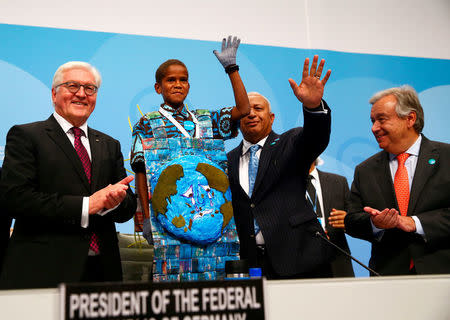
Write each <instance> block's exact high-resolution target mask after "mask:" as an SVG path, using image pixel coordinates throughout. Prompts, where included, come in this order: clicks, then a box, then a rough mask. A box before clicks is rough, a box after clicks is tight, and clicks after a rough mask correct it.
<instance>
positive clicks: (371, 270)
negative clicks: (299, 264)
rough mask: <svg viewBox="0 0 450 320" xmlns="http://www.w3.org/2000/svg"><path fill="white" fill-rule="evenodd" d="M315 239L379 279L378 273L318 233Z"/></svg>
mask: <svg viewBox="0 0 450 320" xmlns="http://www.w3.org/2000/svg"><path fill="white" fill-rule="evenodd" d="M315 236H316V237H319V238H321V239H322V240H325V241H326V242H327V243H329V244H331V245H332V246H333V247H335V248H336V249H338V250H339V251H340V252H342V253H343V254H345V255H346V256H347V257H349V258H350V259H352V260H353V261H355V262H356V263H358V264H359V265H360V266H361V267H363V268H364V269H366V270H368V271H370V272H372V273H373V274H374V275H376V276H377V277H380V276H381V274H379V273H378V272H376V271H375V270H373V269H371V268H369V267H368V266H366V265H365V264H364V263H362V262H361V261H359V260H358V259H356V258H354V257H353V256H352V255H351V254H350V253H348V252H347V251H345V250H344V249H342V248H340V247H339V246H337V245H336V244H334V243H333V242H332V241H330V240H328V238H327V237H324V236H323V235H322V234H321V233H320V232H319V231H316V233H315Z"/></svg>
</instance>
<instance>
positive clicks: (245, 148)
mask: <svg viewBox="0 0 450 320" xmlns="http://www.w3.org/2000/svg"><path fill="white" fill-rule="evenodd" d="M268 137H269V136H266V137H265V138H263V139H261V140H259V141H258V142H257V143H256V144H257V145H260V146H261V149H262V148H263V147H264V144H265V143H266V140H267V138H268ZM242 142H243V144H242V155H244V154H246V153H247V151H248V149H250V147H251V146H252V145H254V144H253V143H251V142H248V141H247V140H245V139H242Z"/></svg>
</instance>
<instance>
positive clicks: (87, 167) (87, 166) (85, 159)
mask: <svg viewBox="0 0 450 320" xmlns="http://www.w3.org/2000/svg"><path fill="white" fill-rule="evenodd" d="M72 132H73V135H74V136H75V142H74V147H75V151H76V152H77V154H78V157H80V160H81V163H82V164H83V169H84V172H85V173H86V177H87V179H88V181H89V183H91V160H90V159H89V155H88V153H87V151H86V148H85V147H84V146H83V144H82V143H81V135H82V134H83V130H81V129H80V128H77V127H73V128H72Z"/></svg>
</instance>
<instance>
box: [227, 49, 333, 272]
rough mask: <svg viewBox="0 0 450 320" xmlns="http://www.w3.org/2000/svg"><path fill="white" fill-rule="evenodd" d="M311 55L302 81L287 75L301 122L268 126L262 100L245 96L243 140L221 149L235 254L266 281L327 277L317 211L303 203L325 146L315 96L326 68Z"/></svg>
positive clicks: (325, 127)
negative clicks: (279, 129) (280, 129)
mask: <svg viewBox="0 0 450 320" xmlns="http://www.w3.org/2000/svg"><path fill="white" fill-rule="evenodd" d="M317 62H318V56H314V59H313V62H312V65H311V69H310V70H309V59H306V60H305V63H304V66H303V75H302V82H301V83H300V85H297V84H296V83H295V81H294V80H292V79H289V82H290V84H291V87H292V89H293V92H294V95H295V96H296V97H297V99H298V100H299V101H300V102H302V103H303V114H304V119H305V120H304V127H303V128H294V129H291V130H289V131H287V132H285V133H284V134H282V135H278V134H276V133H275V132H273V131H272V124H273V121H274V118H275V115H274V114H273V113H272V112H271V110H270V104H269V101H268V100H267V99H266V98H265V97H264V96H262V95H260V94H259V93H250V94H249V100H250V107H251V109H250V113H249V114H248V115H247V116H245V117H244V118H242V119H241V121H240V128H241V131H242V134H243V136H244V140H243V141H242V143H241V144H240V145H239V146H238V147H237V148H235V149H234V150H232V151H231V152H229V153H228V166H229V167H228V169H229V172H228V173H229V179H230V187H231V192H232V198H233V211H234V217H235V220H236V226H237V230H238V234H239V240H240V245H241V249H240V253H241V258H243V259H248V261H249V264H250V265H251V266H259V267H262V269H263V273H264V275H265V276H266V277H267V278H268V279H287V278H312V277H328V276H331V269H330V264H329V261H330V256H331V249H330V246H329V244H327V243H326V242H324V241H323V240H322V239H320V238H318V237H316V236H315V233H316V232H320V233H322V234H324V231H323V229H322V228H321V226H320V224H319V223H318V221H317V218H316V214H315V213H314V212H313V210H312V209H311V206H309V205H308V204H307V203H306V199H305V197H302V196H300V195H304V194H305V190H306V178H307V176H308V172H309V167H310V165H311V163H312V162H313V160H314V159H315V158H316V157H317V156H318V155H319V154H320V153H322V151H323V150H324V149H325V148H326V146H327V145H328V141H329V137H330V123H331V115H330V113H331V111H330V109H329V108H328V106H327V104H326V103H325V101H323V100H322V96H323V91H324V86H325V83H326V82H327V80H328V78H329V77H330V74H331V70H328V71H327V73H326V74H325V77H324V78H323V79H322V80H320V77H321V75H322V70H323V67H324V64H325V60H321V62H320V64H319V65H317Z"/></svg>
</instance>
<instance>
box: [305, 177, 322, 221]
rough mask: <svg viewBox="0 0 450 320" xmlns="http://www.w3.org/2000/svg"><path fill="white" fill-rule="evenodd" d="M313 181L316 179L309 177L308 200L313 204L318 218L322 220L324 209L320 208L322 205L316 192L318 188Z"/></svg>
mask: <svg viewBox="0 0 450 320" xmlns="http://www.w3.org/2000/svg"><path fill="white" fill-rule="evenodd" d="M312 179H314V177H313V176H312V175H309V176H308V183H307V185H306V191H307V192H308V196H307V198H308V200H309V202H310V203H311V205H312V207H313V209H314V212H315V213H316V214H317V216H318V217H319V218H322V216H323V215H322V209H321V208H320V203H319V199H317V192H316V188H315V187H314V185H313V183H312Z"/></svg>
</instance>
